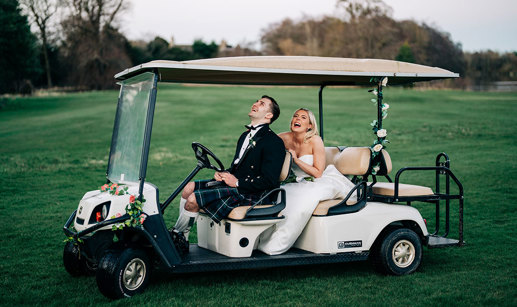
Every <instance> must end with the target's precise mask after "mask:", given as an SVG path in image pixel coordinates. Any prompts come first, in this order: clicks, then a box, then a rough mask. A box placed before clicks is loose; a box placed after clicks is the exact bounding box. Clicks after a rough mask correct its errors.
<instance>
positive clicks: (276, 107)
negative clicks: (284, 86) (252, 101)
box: [262, 95, 280, 124]
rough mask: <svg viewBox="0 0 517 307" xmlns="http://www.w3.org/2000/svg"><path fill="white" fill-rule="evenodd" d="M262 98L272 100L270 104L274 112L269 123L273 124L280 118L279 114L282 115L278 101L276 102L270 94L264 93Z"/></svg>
mask: <svg viewBox="0 0 517 307" xmlns="http://www.w3.org/2000/svg"><path fill="white" fill-rule="evenodd" d="M262 98H267V99H269V100H270V101H271V106H270V110H269V111H271V113H273V117H271V121H270V122H269V123H270V124H272V123H273V122H274V121H275V120H276V119H277V118H278V116H280V106H279V105H278V103H276V100H275V99H274V98H273V97H270V96H268V95H263V96H262Z"/></svg>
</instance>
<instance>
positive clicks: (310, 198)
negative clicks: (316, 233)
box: [258, 108, 354, 255]
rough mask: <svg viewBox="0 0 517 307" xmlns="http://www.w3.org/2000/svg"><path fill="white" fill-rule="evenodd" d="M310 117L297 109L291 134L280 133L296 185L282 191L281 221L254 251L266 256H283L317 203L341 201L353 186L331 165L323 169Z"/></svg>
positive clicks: (321, 152)
mask: <svg viewBox="0 0 517 307" xmlns="http://www.w3.org/2000/svg"><path fill="white" fill-rule="evenodd" d="M318 134H319V133H318V127H317V124H316V118H315V117H314V114H313V113H312V112H311V111H310V110H308V109H305V108H300V109H298V110H297V111H296V112H295V113H294V115H293V118H292V120H291V131H289V132H283V133H280V134H279V135H278V136H280V137H281V138H282V140H283V141H284V144H285V147H286V148H287V150H289V152H290V153H291V155H292V157H293V162H294V163H293V167H292V170H293V172H294V174H295V175H296V182H293V183H288V184H285V185H283V186H282V187H283V188H284V189H285V191H286V201H287V204H286V208H285V209H284V210H283V211H282V214H283V215H284V216H285V218H284V220H282V221H281V222H279V223H278V224H276V226H275V227H273V228H271V230H269V231H266V232H265V233H264V234H262V235H261V237H260V242H259V245H258V249H259V250H261V251H263V252H264V253H266V254H269V255H278V254H281V253H284V252H286V251H287V250H288V249H289V248H291V246H293V244H294V243H295V241H296V239H297V238H298V236H299V235H300V234H301V233H302V231H303V229H304V228H305V225H306V224H307V222H308V221H309V219H310V217H311V215H312V212H313V211H314V209H315V208H316V206H317V205H318V203H319V202H320V201H323V200H327V199H334V198H338V197H345V196H346V195H347V194H348V192H349V191H350V190H351V189H352V188H353V187H354V184H353V183H352V182H351V181H350V180H348V178H346V177H345V176H343V175H342V174H341V173H340V172H339V171H338V170H337V169H336V168H335V167H334V166H333V165H329V166H328V167H327V168H325V146H324V145H323V140H322V139H321V137H320V136H319V135H318Z"/></svg>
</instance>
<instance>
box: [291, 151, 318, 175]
mask: <svg viewBox="0 0 517 307" xmlns="http://www.w3.org/2000/svg"><path fill="white" fill-rule="evenodd" d="M298 159H300V160H302V161H303V162H305V163H307V164H309V165H313V163H314V156H313V155H303V156H300V157H298ZM292 169H293V172H294V175H295V176H296V177H297V178H302V179H303V178H305V177H310V175H309V174H307V173H306V172H304V171H303V170H302V169H301V168H300V167H299V166H298V164H296V163H293V166H292Z"/></svg>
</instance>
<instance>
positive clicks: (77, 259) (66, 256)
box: [63, 242, 95, 276]
mask: <svg viewBox="0 0 517 307" xmlns="http://www.w3.org/2000/svg"><path fill="white" fill-rule="evenodd" d="M63 265H64V266H65V270H66V271H67V272H68V273H69V274H70V275H72V276H83V275H93V273H94V272H95V268H94V266H93V264H91V263H90V262H89V261H88V260H87V259H86V258H85V257H84V256H83V255H81V251H80V247H79V246H78V245H75V244H73V243H72V242H66V244H65V248H64V250H63Z"/></svg>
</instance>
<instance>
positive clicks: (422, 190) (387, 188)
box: [368, 182, 434, 196]
mask: <svg viewBox="0 0 517 307" xmlns="http://www.w3.org/2000/svg"><path fill="white" fill-rule="evenodd" d="M369 185H371V182H368V186H369ZM372 192H373V194H377V195H384V196H394V195H395V183H392V182H377V183H375V184H374V185H373V187H372ZM433 194H434V192H433V190H432V189H431V188H428V187H424V186H420V185H412V184H402V183H399V196H421V195H433Z"/></svg>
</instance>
